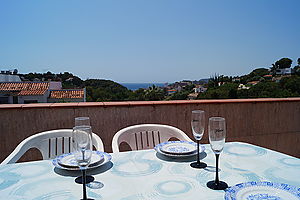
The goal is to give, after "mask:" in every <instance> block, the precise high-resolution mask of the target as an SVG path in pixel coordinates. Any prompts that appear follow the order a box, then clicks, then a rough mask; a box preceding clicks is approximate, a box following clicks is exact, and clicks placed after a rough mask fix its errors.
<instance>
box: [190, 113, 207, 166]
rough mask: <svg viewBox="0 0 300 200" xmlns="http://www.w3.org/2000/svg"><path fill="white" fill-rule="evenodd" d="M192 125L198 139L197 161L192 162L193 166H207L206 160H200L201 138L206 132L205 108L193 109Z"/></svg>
mask: <svg viewBox="0 0 300 200" xmlns="http://www.w3.org/2000/svg"><path fill="white" fill-rule="evenodd" d="M191 126H192V131H193V135H194V138H195V139H196V140H197V161H196V162H193V163H191V167H193V168H198V169H201V168H205V167H207V164H206V163H204V162H200V149H199V146H200V140H201V138H202V136H203V134H204V127H205V113H204V111H203V110H193V111H192V119H191Z"/></svg>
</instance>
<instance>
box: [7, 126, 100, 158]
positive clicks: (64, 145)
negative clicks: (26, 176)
mask: <svg viewBox="0 0 300 200" xmlns="http://www.w3.org/2000/svg"><path fill="white" fill-rule="evenodd" d="M92 141H93V146H94V147H95V149H96V150H98V151H104V147H103V143H102V140H101V139H100V137H99V136H98V135H96V134H95V133H93V134H92ZM71 142H72V129H58V130H51V131H45V132H41V133H37V134H35V135H32V136H30V137H28V138H26V139H25V140H23V141H22V142H21V143H20V144H19V145H18V146H17V147H16V148H15V150H14V151H13V152H12V153H11V154H10V155H9V156H8V157H7V158H6V159H5V160H4V161H3V162H2V163H1V164H9V163H15V162H17V161H18V160H19V159H20V157H21V156H22V155H23V154H24V153H26V151H28V150H29V149H31V148H37V149H38V150H39V151H40V152H41V154H42V157H43V159H44V160H48V159H53V158H55V157H56V156H58V155H61V154H64V153H70V152H71V151H72V143H71Z"/></svg>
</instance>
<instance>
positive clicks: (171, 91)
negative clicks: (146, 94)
mask: <svg viewBox="0 0 300 200" xmlns="http://www.w3.org/2000/svg"><path fill="white" fill-rule="evenodd" d="M167 92H168V95H171V94H174V93H176V92H177V90H175V89H170V90H167Z"/></svg>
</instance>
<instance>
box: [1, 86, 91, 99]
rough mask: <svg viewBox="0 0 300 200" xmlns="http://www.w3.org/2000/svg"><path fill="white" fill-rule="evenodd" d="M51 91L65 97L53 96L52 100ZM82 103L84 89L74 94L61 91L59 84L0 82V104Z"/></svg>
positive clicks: (68, 91) (69, 91)
mask: <svg viewBox="0 0 300 200" xmlns="http://www.w3.org/2000/svg"><path fill="white" fill-rule="evenodd" d="M52 91H56V93H57V92H59V93H62V94H65V95H60V96H59V95H56V96H55V95H54V97H55V98H52V97H51V93H52ZM54 93H55V92H54ZM70 94H71V95H70ZM84 101H85V90H84V89H78V90H76V91H75V92H72V91H71V90H63V89H62V84H61V82H0V104H27V103H48V102H84Z"/></svg>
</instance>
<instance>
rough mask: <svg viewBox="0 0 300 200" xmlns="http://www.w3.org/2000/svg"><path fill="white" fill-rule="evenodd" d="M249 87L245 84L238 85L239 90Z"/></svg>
mask: <svg viewBox="0 0 300 200" xmlns="http://www.w3.org/2000/svg"><path fill="white" fill-rule="evenodd" d="M248 89H250V87H248V86H245V85H244V84H240V85H239V87H238V90H248Z"/></svg>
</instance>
